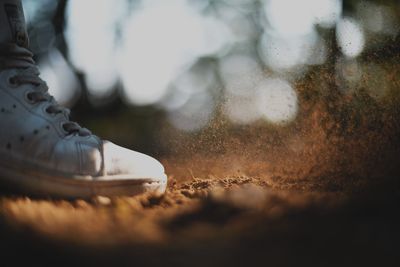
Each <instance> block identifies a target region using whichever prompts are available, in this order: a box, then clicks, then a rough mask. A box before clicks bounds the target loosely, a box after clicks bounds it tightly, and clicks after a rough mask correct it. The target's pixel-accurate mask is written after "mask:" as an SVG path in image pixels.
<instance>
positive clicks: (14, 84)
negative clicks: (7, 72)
mask: <svg viewBox="0 0 400 267" xmlns="http://www.w3.org/2000/svg"><path fill="white" fill-rule="evenodd" d="M8 85H9V86H11V87H13V88H16V87H18V86H19V84H18V82H17V79H16V78H15V76H12V77H10V78H8Z"/></svg>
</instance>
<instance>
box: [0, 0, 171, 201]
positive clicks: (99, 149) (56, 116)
mask: <svg viewBox="0 0 400 267" xmlns="http://www.w3.org/2000/svg"><path fill="white" fill-rule="evenodd" d="M0 4H1V6H0V182H3V183H5V184H7V185H12V186H17V187H18V188H19V189H22V190H23V191H24V192H27V193H29V194H34V195H39V196H53V197H82V198H86V197H91V196H93V195H106V196H113V195H135V194H139V193H143V192H155V193H164V192H165V189H166V182H167V176H166V175H165V173H164V168H163V166H162V165H161V164H160V163H159V162H158V161H157V160H155V159H154V158H152V157H150V156H147V155H144V154H141V153H138V152H135V151H132V150H128V149H125V148H122V147H120V146H117V145H115V144H113V143H111V142H108V141H102V140H100V139H99V138H98V137H97V136H95V135H93V134H92V133H91V132H90V131H89V130H87V129H85V128H82V127H80V126H79V125H78V124H77V123H75V122H71V121H70V120H69V111H68V110H67V109H65V108H62V107H60V106H59V105H58V104H57V102H56V101H55V100H54V98H53V97H52V96H50V95H49V94H48V93H47V86H46V83H45V82H44V81H42V80H41V79H40V78H39V76H38V75H39V72H38V70H37V67H36V66H35V65H34V62H33V60H32V54H31V52H29V50H28V49H27V47H28V38H27V34H26V30H25V22H24V18H23V13H22V7H21V3H20V0H0Z"/></svg>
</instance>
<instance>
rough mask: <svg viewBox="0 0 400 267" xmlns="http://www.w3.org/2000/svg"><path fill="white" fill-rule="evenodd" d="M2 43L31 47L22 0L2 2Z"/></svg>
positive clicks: (0, 39)
mask: <svg viewBox="0 0 400 267" xmlns="http://www.w3.org/2000/svg"><path fill="white" fill-rule="evenodd" d="M0 43H15V44H16V45H18V46H20V47H24V48H28V47H29V38H28V33H27V30H26V24H25V17H24V11H23V9H22V4H21V0H0Z"/></svg>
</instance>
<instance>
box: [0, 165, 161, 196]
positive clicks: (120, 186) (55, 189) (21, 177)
mask: <svg viewBox="0 0 400 267" xmlns="http://www.w3.org/2000/svg"><path fill="white" fill-rule="evenodd" d="M0 182H1V183H3V184H4V185H5V186H7V187H9V188H12V189H15V190H17V191H18V192H21V193H24V194H27V195H29V196H35V197H56V198H84V199H86V198H91V197H93V196H96V195H101V196H134V195H138V194H143V193H146V192H151V193H155V194H164V193H165V190H166V187H167V176H166V175H165V174H163V175H162V176H161V177H156V178H154V177H153V178H140V177H129V176H103V177H95V178H93V177H90V176H75V177H62V176H60V175H57V174H49V175H46V174H44V172H39V171H37V170H27V169H25V168H21V169H20V170H15V169H13V168H8V167H4V166H0Z"/></svg>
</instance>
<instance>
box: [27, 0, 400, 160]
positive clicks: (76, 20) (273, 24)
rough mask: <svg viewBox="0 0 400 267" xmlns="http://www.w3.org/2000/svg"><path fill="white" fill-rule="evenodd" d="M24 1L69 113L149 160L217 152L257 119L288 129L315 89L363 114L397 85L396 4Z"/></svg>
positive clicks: (35, 40)
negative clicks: (184, 150) (221, 142)
mask: <svg viewBox="0 0 400 267" xmlns="http://www.w3.org/2000/svg"><path fill="white" fill-rule="evenodd" d="M23 4H24V8H25V14H26V18H27V22H28V25H29V26H28V27H29V34H30V38H31V39H30V41H31V42H30V47H31V50H32V51H33V52H34V53H35V55H36V62H37V63H38V64H39V66H40V69H41V76H42V78H43V79H45V80H46V81H47V83H48V85H49V87H50V92H51V93H52V94H53V95H54V96H55V97H56V99H57V100H58V101H59V102H60V103H62V104H64V105H66V106H68V107H70V108H72V111H73V113H72V114H73V119H75V120H77V121H79V122H80V123H81V124H82V125H84V126H86V127H88V128H90V129H91V130H92V131H93V132H95V133H96V134H98V135H99V136H101V137H103V138H106V139H111V140H112V141H115V142H118V143H119V144H122V145H125V146H128V147H131V148H134V149H138V150H141V151H144V152H146V153H150V154H152V155H156V156H165V155H169V154H170V153H172V152H173V150H175V149H178V147H179V145H180V144H182V143H185V144H194V143H196V144H198V145H193V146H192V148H193V150H196V149H201V147H203V146H208V147H213V148H214V150H215V151H218V147H219V146H218V141H217V140H218V139H223V138H224V136H225V135H224V134H226V132H227V131H228V132H238V131H239V132H240V131H245V130H243V129H254V127H253V126H254V125H256V126H257V127H258V128H257V129H258V130H259V129H264V130H263V131H264V132H274V131H275V132H276V131H281V130H282V129H292V128H293V127H294V128H293V129H295V128H296V121H298V120H300V119H301V118H302V117H304V116H310V113H309V112H306V111H305V110H306V109H307V108H309V109H310V105H309V103H310V101H309V99H310V98H313V97H314V96H313V95H315V96H318V97H319V98H320V99H325V100H328V102H329V101H332V103H335V101H334V100H332V99H334V98H337V96H340V98H341V99H352V100H351V101H352V102H351V103H352V105H353V106H356V108H359V109H363V108H364V107H367V108H366V110H368V107H370V106H371V105H372V106H379V105H380V104H379V103H388V102H391V101H392V100H393V99H394V98H395V96H394V94H395V92H396V90H398V88H399V85H400V83H399V79H398V77H399V76H398V69H399V68H398V62H399V60H398V55H399V52H400V42H399V32H400V16H399V15H400V3H399V2H398V1H395V0H392V1H391V0H381V1H378V0H376V1H361V0H343V1H342V0H302V1H298V0H169V1H162V0H118V1H115V0H114V1H113V0H84V1H82V0H57V1H55V0H35V1H31V0H25V1H23ZM354 96H357V97H358V98H357V99H363V101H364V102H363V103H366V105H365V104H360V103H361V102H360V101H353V97H354ZM385 101H386V102H385ZM314 102H315V101H314ZM328 106H329V105H328ZM335 109H336V107H331V111H332V112H333V110H335ZM328 110H329V109H328ZM341 116H342V115H341ZM342 117H343V116H342ZM344 117H348V116H347V115H346V116H344ZM260 127H261V128H260ZM257 132H260V131H257ZM202 133H207V138H204V135H202ZM256 135H257V134H256ZM196 140H197V141H196ZM198 140H201V142H198ZM207 140H212V141H210V142H209V143H207ZM186 146H187V145H186ZM178 150H179V149H178Z"/></svg>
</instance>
